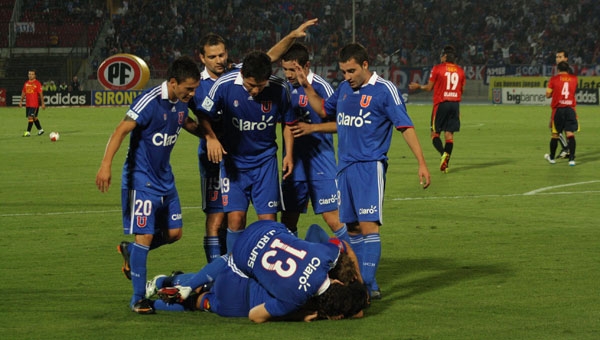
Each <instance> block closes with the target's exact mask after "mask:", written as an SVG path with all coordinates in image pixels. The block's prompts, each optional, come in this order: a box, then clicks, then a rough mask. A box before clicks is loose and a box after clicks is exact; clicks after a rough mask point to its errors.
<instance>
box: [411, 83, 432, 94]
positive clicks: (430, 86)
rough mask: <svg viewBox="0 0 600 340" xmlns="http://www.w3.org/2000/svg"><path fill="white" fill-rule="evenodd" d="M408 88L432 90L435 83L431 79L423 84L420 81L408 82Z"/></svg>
mask: <svg viewBox="0 0 600 340" xmlns="http://www.w3.org/2000/svg"><path fill="white" fill-rule="evenodd" d="M408 88H409V89H411V90H421V91H428V92H429V91H431V90H432V89H433V83H432V82H431V81H430V82H428V83H427V84H425V85H421V84H419V83H414V82H413V83H410V84H408Z"/></svg>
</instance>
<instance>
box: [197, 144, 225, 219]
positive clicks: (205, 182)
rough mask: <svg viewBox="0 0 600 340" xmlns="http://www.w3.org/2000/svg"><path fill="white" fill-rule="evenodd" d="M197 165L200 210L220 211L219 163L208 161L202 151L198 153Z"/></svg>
mask: <svg viewBox="0 0 600 340" xmlns="http://www.w3.org/2000/svg"><path fill="white" fill-rule="evenodd" d="M198 167H199V168H200V191H201V192H200V195H201V196H202V211H204V213H206V214H214V213H222V212H223V200H222V198H221V178H220V172H221V167H220V165H219V164H215V163H213V162H211V161H209V160H208V157H207V155H206V152H202V153H199V154H198Z"/></svg>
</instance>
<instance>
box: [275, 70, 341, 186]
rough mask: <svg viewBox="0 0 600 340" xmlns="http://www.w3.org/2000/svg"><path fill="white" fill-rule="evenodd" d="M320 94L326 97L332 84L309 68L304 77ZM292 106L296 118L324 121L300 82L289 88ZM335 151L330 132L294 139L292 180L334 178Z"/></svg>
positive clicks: (313, 121) (330, 93)
mask: <svg viewBox="0 0 600 340" xmlns="http://www.w3.org/2000/svg"><path fill="white" fill-rule="evenodd" d="M306 78H307V80H308V81H309V82H310V83H311V84H312V86H313V88H314V89H315V91H316V92H317V94H319V96H321V97H322V98H325V99H327V98H329V96H331V95H332V94H333V88H332V87H331V85H329V84H328V83H327V82H326V81H325V80H324V79H323V78H321V77H320V76H318V75H316V74H314V73H313V72H312V71H310V72H309V74H308V76H307V77H306ZM290 94H291V98H292V109H293V111H294V114H295V116H296V119H297V120H298V121H301V122H306V123H315V124H318V123H323V122H325V121H326V120H324V119H322V118H321V117H319V115H318V114H317V113H316V112H315V111H314V110H313V109H312V107H311V106H310V104H309V103H308V97H307V96H306V92H304V88H303V87H302V86H298V87H293V86H291V88H290ZM284 155H285V149H284ZM335 173H336V165H335V151H334V149H333V135H332V134H330V133H311V134H309V135H306V136H302V137H299V138H295V139H294V171H293V172H292V175H291V178H289V180H291V181H307V180H311V181H314V180H327V179H335Z"/></svg>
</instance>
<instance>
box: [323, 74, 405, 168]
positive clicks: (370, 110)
mask: <svg viewBox="0 0 600 340" xmlns="http://www.w3.org/2000/svg"><path fill="white" fill-rule="evenodd" d="M325 110H326V111H327V114H328V115H335V117H336V122H337V133H338V164H339V165H338V169H340V170H341V169H344V168H345V167H346V166H348V165H349V164H351V163H356V162H369V161H384V162H386V161H387V152H388V150H389V148H390V143H391V140H392V132H393V128H394V127H395V128H396V129H402V128H412V127H413V123H412V120H411V119H410V117H409V116H408V113H407V112H406V106H405V104H404V102H403V101H402V96H401V95H400V92H399V91H398V89H397V88H396V86H395V85H394V84H393V83H392V82H390V81H388V80H385V79H383V78H381V77H379V76H378V75H377V74H376V73H375V72H373V75H372V76H371V78H370V79H369V82H368V83H367V84H366V85H363V86H362V87H361V88H360V89H358V90H356V91H355V90H354V89H352V88H351V87H350V85H349V84H348V82H347V81H343V82H342V83H341V84H340V86H339V87H338V89H337V90H336V91H335V92H334V94H333V95H332V96H331V97H329V99H327V100H326V101H325Z"/></svg>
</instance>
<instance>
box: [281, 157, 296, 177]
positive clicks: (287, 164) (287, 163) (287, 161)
mask: <svg viewBox="0 0 600 340" xmlns="http://www.w3.org/2000/svg"><path fill="white" fill-rule="evenodd" d="M281 169H282V170H283V176H282V178H283V179H286V178H288V176H289V175H291V174H292V171H293V170H294V160H293V159H292V157H291V156H290V155H286V156H285V157H284V158H283V165H282V166H281Z"/></svg>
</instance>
